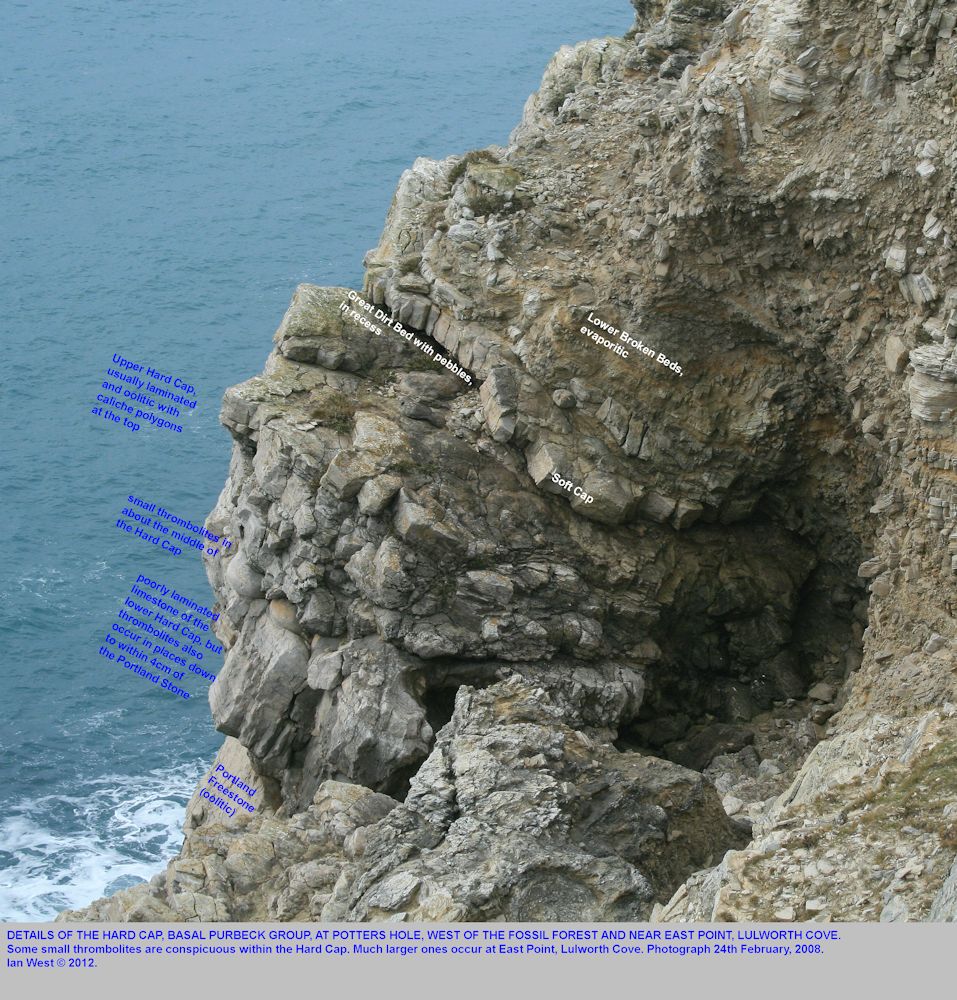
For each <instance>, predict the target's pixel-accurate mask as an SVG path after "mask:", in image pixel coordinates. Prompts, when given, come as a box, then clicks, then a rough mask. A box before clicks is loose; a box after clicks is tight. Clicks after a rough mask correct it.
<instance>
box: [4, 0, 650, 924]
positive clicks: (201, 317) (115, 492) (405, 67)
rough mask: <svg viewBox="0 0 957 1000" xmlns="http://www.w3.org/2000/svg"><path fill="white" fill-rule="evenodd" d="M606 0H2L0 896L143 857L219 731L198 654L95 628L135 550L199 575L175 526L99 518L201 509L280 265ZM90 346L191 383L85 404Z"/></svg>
mask: <svg viewBox="0 0 957 1000" xmlns="http://www.w3.org/2000/svg"><path fill="white" fill-rule="evenodd" d="M632 16H633V11H632V9H631V7H630V5H629V4H628V2H627V0H591V2H589V3H587V4H584V3H582V2H581V0H510V2H509V3H501V2H492V0H469V2H462V0H408V2H405V3H401V4H397V3H395V2H394V0H365V2H363V3H356V2H354V0H273V2H271V3H263V2H262V0H229V2H223V0H216V2H212V0H188V2H187V0H151V2H150V3H139V2H124V3H117V2H116V0H78V2H71V0H29V2H14V0H8V2H7V3H5V4H4V12H3V22H4V23H3V29H2V31H0V346H2V366H0V373H2V379H0V406H2V445H0V454H2V476H0V515H2V528H0V530H2V538H3V541H2V550H3V558H2V559H0V663H2V669H3V673H2V692H3V694H2V698H0V723H2V728H0V920H46V919H51V918H52V917H53V916H54V915H55V914H56V913H57V912H58V911H59V910H60V909H63V908H65V907H75V906H80V905H84V904H86V903H88V902H90V901H91V900H93V899H95V898H97V897H99V896H102V895H104V894H109V893H112V892H115V891H117V890H118V889H120V888H124V887H126V886H129V885H132V884H134V883H135V882H138V881H140V880H142V879H147V878H149V877H150V876H151V875H153V874H155V873H156V872H158V871H160V870H162V869H163V867H164V865H165V863H166V860H167V859H168V858H169V856H171V855H172V854H174V853H175V852H176V851H177V850H178V849H179V846H180V843H181V841H182V835H181V831H180V827H181V823H182V818H183V805H184V804H185V802H186V801H187V799H188V798H189V795H190V794H191V792H192V788H193V785H194V783H195V781H196V779H197V778H198V777H199V776H200V775H201V774H202V772H203V771H204V768H205V767H207V766H208V763H209V761H210V760H211V759H212V757H213V755H214V754H215V752H216V749H217V748H218V746H219V743H220V742H221V739H222V737H221V736H220V735H219V734H217V733H216V732H215V730H214V729H213V726H212V723H211V720H210V715H209V706H208V702H207V700H206V690H207V689H206V688H205V682H203V681H201V680H200V679H199V678H196V677H192V676H190V677H189V680H188V681H187V682H186V687H187V689H188V690H189V691H190V692H191V693H192V695H193V697H192V698H191V699H190V700H189V701H184V700H182V699H180V698H176V697H173V696H171V695H169V694H167V693H165V692H163V691H160V690H158V689H156V688H154V686H153V685H152V684H150V683H148V682H147V681H144V680H142V679H141V678H139V677H137V676H135V675H134V674H132V673H130V672H129V671H127V670H123V669H122V668H120V667H118V666H116V665H115V664H111V663H109V662H107V661H106V660H104V659H103V658H101V657H100V656H99V655H98V653H97V650H98V647H99V646H100V644H101V642H102V639H103V636H104V635H105V634H106V633H107V632H108V631H109V627H110V623H111V622H112V621H113V620H114V617H115V614H116V611H117V609H118V608H119V607H120V605H121V604H122V602H123V598H124V596H125V594H126V593H128V591H129V588H130V586H131V585H132V584H133V583H134V582H135V581H136V579H137V577H138V575H139V574H145V575H147V576H149V577H151V578H153V579H160V580H163V581H165V582H166V583H167V584H168V585H170V586H172V587H175V588H176V589H177V590H178V591H180V592H182V593H185V594H187V595H188V596H190V597H191V598H193V599H194V600H196V601H197V602H199V603H200V604H207V603H208V602H210V601H211V600H212V594H211V591H210V588H209V584H208V583H207V581H206V577H205V574H204V572H203V568H202V565H201V562H200V558H199V555H198V554H197V553H194V552H193V551H191V550H188V551H186V552H184V553H183V555H181V556H179V557H174V556H172V555H170V554H169V553H167V552H163V551H160V550H157V549H154V548H153V546H151V545H149V544H147V543H144V542H142V541H140V540H139V539H137V538H135V537H134V536H130V535H128V534H124V533H122V532H121V531H119V530H118V529H116V528H115V526H114V525H115V521H116V519H117V517H118V515H119V513H120V511H121V510H122V508H123V506H124V504H125V503H126V497H127V496H128V495H130V494H132V495H135V496H138V497H143V498H147V499H148V500H149V501H150V502H156V503H159V504H161V505H162V506H164V507H165V508H166V509H167V510H169V511H172V512H173V513H175V514H177V515H178V516H180V517H183V518H189V519H190V520H192V521H193V522H194V523H201V522H202V520H203V519H204V518H205V516H206V514H207V513H208V511H209V510H210V509H211V508H212V506H213V504H214V503H215V501H216V497H217V495H218V493H219V491H220V489H221V488H222V485H223V482H224V480H225V477H226V472H227V468H228V463H229V454H230V439H229V436H228V435H227V433H226V432H225V431H224V430H223V429H222V428H221V427H220V426H219V423H218V411H219V401H220V398H221V396H222V393H223V390H224V389H225V388H226V387H227V386H229V385H231V384H234V383H236V382H240V381H242V380H244V379H246V378H249V377H250V376H252V375H254V374H256V373H258V372H259V371H260V370H261V368H262V364H263V361H264V359H265V357H266V354H267V353H268V351H269V349H270V339H271V335H272V332H273V330H274V329H275V328H276V326H277V325H278V323H279V320H280V319H281V317H282V314H283V312H284V310H285V308H286V306H287V304H288V301H289V299H290V297H291V295H292V292H293V289H294V288H295V286H296V285H297V284H298V283H299V282H302V281H308V282H315V283H318V284H334V285H351V286H354V287H359V285H360V282H361V275H362V257H363V254H364V253H365V251H366V250H368V249H369V248H370V247H372V246H374V245H375V244H376V242H377V240H378V235H379V232H380V230H381V226H382V223H383V220H384V218H385V214H386V211H387V210H388V207H389V202H390V200H391V197H392V192H393V190H394V188H395V184H396V181H397V180H398V177H399V175H400V173H401V172H402V170H403V169H405V168H406V167H407V166H409V165H410V164H411V163H412V161H413V160H414V159H415V158H416V157H417V156H434V157H443V156H446V155H448V154H450V153H456V152H458V153H461V152H465V151H466V150H468V149H472V148H477V147H481V146H485V145H488V144H490V143H504V142H505V141H506V140H507V137H508V133H509V131H510V130H511V129H512V127H513V126H514V125H515V124H516V123H517V121H518V120H519V118H520V116H521V112H522V106H523V104H524V102H525V99H526V97H527V96H528V94H530V93H531V92H532V91H533V90H535V89H536V88H537V86H538V82H539V81H540V79H541V74H542V71H543V69H544V67H545V65H546V63H547V61H548V59H549V57H550V56H551V54H552V53H553V52H554V51H555V50H556V49H557V48H558V47H559V46H560V45H562V44H566V43H574V42H576V41H578V40H581V39H584V38H592V37H598V36H602V35H609V34H615V35H620V34H622V33H623V32H624V31H625V30H626V29H627V28H628V26H629V24H630V23H631V20H632ZM114 352H116V353H120V354H122V355H123V356H125V357H127V358H131V359H135V360H138V361H141V362H144V363H149V364H151V365H152V366H153V367H154V368H157V369H160V370H162V371H166V372H171V373H176V374H178V375H179V376H180V377H182V378H183V379H185V380H186V381H188V382H190V383H192V384H193V385H194V386H196V388H197V395H198V400H199V404H198V406H197V408H196V410H195V411H192V412H190V413H185V415H184V416H183V417H182V420H181V423H182V425H183V432H182V433H181V434H177V433H171V432H170V431H168V430H160V429H156V428H149V427H146V426H144V427H143V428H142V429H141V430H139V431H137V432H135V433H134V432H131V431H129V430H127V429H126V428H124V427H123V426H122V425H117V424H112V423H109V422H107V421H106V420H104V419H103V418H101V417H96V416H94V415H92V414H91V409H92V408H93V406H95V405H96V404H95V398H96V395H97V392H98V391H99V387H100V383H101V381H102V377H103V372H104V369H105V368H106V367H107V365H109V363H110V361H111V359H112V357H113V354H114ZM184 412H185V411H184ZM209 664H213V669H214V670H215V669H218V668H219V666H220V665H221V660H220V658H219V657H216V656H213V655H212V654H209V653H207V656H206V658H205V660H204V664H203V665H204V666H206V667H207V669H210V667H209Z"/></svg>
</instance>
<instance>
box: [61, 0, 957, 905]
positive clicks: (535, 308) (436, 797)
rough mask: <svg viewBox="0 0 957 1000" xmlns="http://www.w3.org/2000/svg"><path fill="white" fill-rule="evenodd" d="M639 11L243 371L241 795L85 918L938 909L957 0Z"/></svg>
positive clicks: (230, 559)
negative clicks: (356, 274)
mask: <svg viewBox="0 0 957 1000" xmlns="http://www.w3.org/2000/svg"><path fill="white" fill-rule="evenodd" d="M634 6H635V8H636V11H637V21H636V25H635V28H634V29H633V31H632V32H631V33H630V34H629V35H628V36H626V37H625V38H623V39H614V38H607V39H601V40H598V41H592V42H586V43H582V44H580V45H578V46H575V47H568V48H564V49H562V50H561V51H560V52H559V53H558V54H557V55H556V56H555V58H554V59H553V60H552V62H551V64H550V65H549V67H548V69H547V70H546V72H545V76H544V79H543V82H542V86H541V88H540V90H539V91H538V92H537V93H536V94H535V95H533V96H532V97H531V98H530V99H529V101H528V103H527V105H526V108H525V112H524V115H523V118H522V121H521V123H520V124H519V126H518V127H517V128H516V130H515V132H514V133H513V134H512V136H511V139H510V142H509V145H508V146H507V147H502V148H500V147H490V148H489V149H486V150H481V151H478V152H474V153H470V154H467V155H466V156H464V157H449V158H448V159H446V160H443V161H439V162H436V161H431V160H424V159H420V160H417V161H416V162H415V164H414V165H413V166H412V168H411V169H409V170H408V171H406V173H405V174H404V175H403V176H402V178H401V180H400V182H399V186H398V189H397V192H396V196H395V199H394V201H393V204H392V207H391V209H390V211H389V215H388V218H387V220H386V225H385V229H384V232H383V235H382V238H381V240H380V242H379V245H378V246H377V247H376V248H375V249H374V250H372V251H370V253H369V254H368V255H367V257H366V260H365V268H366V270H365V282H364V287H363V289H362V292H361V294H362V296H363V297H364V300H365V301H366V302H367V303H368V304H369V307H370V309H369V310H368V311H365V310H363V309H362V306H361V304H358V305H357V300H356V299H355V298H354V297H353V298H352V299H351V300H350V297H349V294H350V293H349V290H348V289H344V288H317V287H312V286H302V287H300V288H299V289H298V290H297V291H296V294H295V296H294V298H293V302H292V304H291V306H290V308H289V310H288V312H287V314H286V316H285V318H284V319H283V321H282V324H281V326H280V328H279V330H278V332H277V334H276V337H275V347H274V350H273V353H272V354H271V355H270V357H269V360H268V362H267V365H266V369H265V371H264V373H263V374H262V375H260V376H257V377H255V378H253V379H251V380H250V381H248V382H246V383H244V384H243V385H240V386H237V387H235V388H233V389H231V390H229V391H228V392H227V394H226V398H225V401H224V406H223V413H222V420H223V423H224V425H225V426H226V427H227V428H228V430H229V431H230V433H231V434H232V436H233V439H234V448H233V458H232V463H231V468H230V474H229V479H228V482H227V484H226V486H225V488H224V490H223V493H222V495H221V496H220V498H219V501H218V503H217V505H216V508H215V510H214V511H213V512H212V514H211V515H210V518H209V521H208V525H209V527H210V530H212V531H214V532H216V533H219V534H225V535H227V536H228V537H230V538H232V539H234V540H235V544H234V547H233V549H232V550H231V552H230V553H228V554H227V553H224V555H223V556H222V557H220V558H219V559H217V560H215V561H213V560H211V561H209V562H208V565H207V571H208V573H209V576H210V580H211V582H212V584H213V588H214V590H215V592H216V596H217V600H218V606H219V608H220V609H221V611H222V614H221V617H220V620H219V622H218V635H219V636H220V638H221V639H222V641H223V642H224V644H225V647H226V649H227V650H228V653H227V657H226V662H225V666H224V668H223V670H222V672H221V673H220V676H219V678H218V679H217V681H216V682H215V684H214V685H213V686H212V688H211V698H210V701H211V706H212V711H213V717H214V720H215V722H216V725H217V727H218V728H219V729H220V730H221V731H222V732H224V733H225V734H227V736H228V739H227V742H226V744H225V745H224V749H223V751H222V752H221V754H220V757H219V758H218V761H219V762H220V763H223V764H224V766H226V769H227V770H228V771H229V772H230V773H232V774H235V775H239V776H240V778H241V780H243V781H244V782H246V783H247V784H249V786H250V787H251V788H252V787H255V788H256V789H257V790H260V791H261V795H260V797H259V798H258V802H259V806H258V809H257V812H256V814H254V815H253V816H252V817H248V816H239V815H237V817H236V818H235V819H234V820H229V819H227V818H225V817H224V816H223V815H222V814H218V812H217V811H216V810H215V807H213V806H210V805H208V804H207V803H206V802H205V801H204V800H202V799H200V798H199V797H198V796H197V797H194V800H193V802H192V803H191V804H190V809H189V815H188V818H187V829H186V841H185V844H184V848H183V851H182V853H181V855H180V857H179V858H177V859H176V860H174V861H173V862H171V863H170V865H169V867H168V869H167V872H166V873H165V874H164V875H161V876H157V878H155V879H154V880H153V881H152V882H151V883H150V884H149V885H147V886H140V887H136V888H134V889H132V890H127V891H126V892H123V893H119V894H118V895H117V896H114V897H112V898H111V899H109V900H104V901H99V902H98V903H95V904H93V906H91V907H90V908H89V909H88V910H85V911H82V913H81V914H77V913H74V914H71V915H70V916H72V917H74V918H75V917H77V916H78V915H82V916H83V917H84V918H86V919H132V920H145V919H159V920H196V919H212V920H237V919H239V920H244V919H255V918H274V919H283V920H289V919H324V920H332V919H335V920H370V919H410V920H439V919H441V920H469V919H516V920H517V919H527V920H537V919H561V920H565V919H567V920H574V919H584V920H623V919H645V918H648V917H649V916H652V915H653V916H654V917H655V919H661V920H691V919H715V920H751V919H759V920H793V919H798V920H801V919H854V920H856V919H884V920H904V919H927V918H931V919H937V920H945V919H950V920H953V919H957V910H955V907H954V900H955V898H957V894H955V890H954V884H955V875H954V865H955V852H957V830H955V823H957V782H955V781H954V778H955V776H957V756H955V752H957V716H955V709H954V705H953V703H954V702H955V701H957V634H955V631H957V630H955V624H954V609H955V603H957V447H955V443H954V430H955V413H957V257H955V249H954V240H955V239H957V215H955V211H954V207H953V206H954V197H955V188H957V141H955V132H954V127H953V124H954V111H955V103H957V86H955V83H954V81H955V80H957V51H955V44H954V35H955V22H957V4H954V3H950V2H946V3H944V2H934V0H919V2H911V0H882V2H881V3H880V4H879V5H870V4H857V3H852V2H850V0H824V2H820V3H811V2H798V0H762V2H747V3H744V4H743V5H741V6H739V7H736V8H734V9H731V8H730V6H728V5H726V4H721V3H715V2H711V0H704V2H700V0H699V2H696V3H694V4H691V3H688V2H685V0H672V2H669V3H667V4H663V3H657V2H653V0H634ZM344 304H345V308H344ZM350 307H355V308H357V310H358V311H359V312H361V314H362V315H363V316H364V317H367V319H366V320H365V322H359V320H358V314H357V312H354V311H353V312H350ZM376 310H378V312H379V314H380V319H379V320H378V321H376V320H375V311H376ZM369 322H372V323H373V324H374V325H376V326H377V327H378V329H379V330H380V331H381V332H380V334H379V335H376V333H375V332H374V331H372V330H370V329H369V326H368V324H369ZM397 324H401V325H402V327H403V328H404V329H405V330H406V331H408V332H409V334H410V336H411V337H412V340H411V341H410V340H407V339H406V337H404V336H403V335H402V333H401V332H397V329H396V327H397ZM590 333H595V334H598V335H600V336H602V337H604V338H605V339H606V341H607V342H608V343H615V344H617V345H618V346H619V347H621V348H622V351H621V352H615V351H612V350H609V349H608V346H607V343H606V344H605V345H604V346H603V345H602V344H601V343H599V342H598V341H597V340H595V339H594V338H593V337H591V336H590V335H589V334H590ZM639 344H641V345H643V347H644V348H651V353H648V352H647V350H642V348H641V347H639V346H637V345H639ZM625 350H627V352H628V356H627V357H625V356H624V353H623V352H624V351H625ZM436 354H439V355H441V356H443V357H446V358H448V359H449V361H450V363H454V364H455V365H456V366H457V368H459V369H461V370H462V371H463V372H466V373H468V375H469V377H470V380H471V384H470V383H469V381H467V380H465V379H463V378H460V377H457V376H456V375H455V374H453V373H452V372H450V371H449V370H448V369H447V368H444V367H442V366H440V365H439V364H438V362H437V361H436V360H435V356H436ZM662 359H664V360H662ZM678 369H680V372H679V370H678ZM573 487H574V489H573Z"/></svg>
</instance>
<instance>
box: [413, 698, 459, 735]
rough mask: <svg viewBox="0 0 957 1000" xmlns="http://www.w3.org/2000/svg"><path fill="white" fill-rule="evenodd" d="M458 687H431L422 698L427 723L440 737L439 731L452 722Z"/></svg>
mask: <svg viewBox="0 0 957 1000" xmlns="http://www.w3.org/2000/svg"><path fill="white" fill-rule="evenodd" d="M458 690H459V688H458V685H455V686H454V687H429V688H426V691H425V694H424V695H423V697H422V707H423V708H424V709H425V721H426V722H428V724H429V726H430V727H431V728H432V732H433V733H434V734H435V735H436V736H438V733H439V730H440V729H441V728H442V727H443V726H445V725H447V724H448V723H449V722H451V720H452V713H453V712H454V711H455V696H456V694H458Z"/></svg>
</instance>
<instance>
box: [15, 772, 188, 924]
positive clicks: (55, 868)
mask: <svg viewBox="0 0 957 1000" xmlns="http://www.w3.org/2000/svg"><path fill="white" fill-rule="evenodd" d="M207 766H208V765H207V763H206V762H204V761H195V762H194V763H191V764H184V765H181V766H179V767H177V768H174V769H173V770H170V771H153V772H151V773H149V774H146V775H144V776H143V777H142V778H134V777H130V776H128V775H123V776H120V775H114V776H110V775H107V776H104V777H102V778H97V779H96V780H94V781H90V782H88V783H87V784H86V785H85V786H84V787H83V788H82V789H81V790H80V791H81V794H78V795H75V796H64V795H55V796H44V797H42V798H38V799H28V800H24V801H23V802H20V803H18V804H16V805H14V806H13V807H12V808H11V809H10V812H9V813H8V814H7V816H6V817H5V818H4V820H3V821H2V823H0V920H7V921H12V920H23V921H28V920H51V919H52V918H53V917H54V916H55V915H56V914H57V912H58V911H59V910H62V909H68V908H73V907H78V906H83V905H86V904H87V903H90V902H92V901H93V900H94V899H97V898H99V897H100V896H106V895H111V894H112V893H114V892H116V891H118V890H119V889H125V888H127V887H128V886H130V885H134V884H135V883H137V882H142V881H145V880H147V879H149V878H150V877H152V876H153V875H155V874H156V873H157V872H159V871H162V869H163V868H164V866H165V864H166V862H167V861H168V860H169V859H170V858H171V857H172V856H173V855H174V854H176V853H177V851H178V850H179V848H180V845H181V843H182V839H183V836H182V822H183V806H184V805H185V804H186V802H187V800H188V799H189V796H190V795H191V794H192V791H193V787H194V786H195V784H196V782H197V780H198V779H199V778H200V777H201V776H202V774H203V773H204V771H205V770H206V768H207ZM51 819H53V820H55V824H56V827H57V828H56V829H55V830H54V829H51V828H50V824H51Z"/></svg>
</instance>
